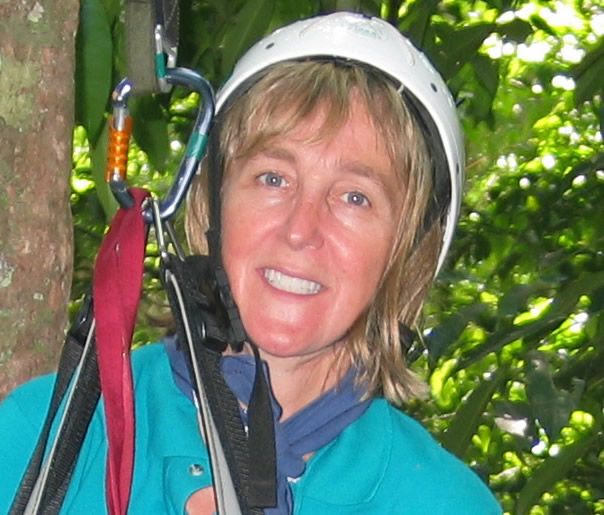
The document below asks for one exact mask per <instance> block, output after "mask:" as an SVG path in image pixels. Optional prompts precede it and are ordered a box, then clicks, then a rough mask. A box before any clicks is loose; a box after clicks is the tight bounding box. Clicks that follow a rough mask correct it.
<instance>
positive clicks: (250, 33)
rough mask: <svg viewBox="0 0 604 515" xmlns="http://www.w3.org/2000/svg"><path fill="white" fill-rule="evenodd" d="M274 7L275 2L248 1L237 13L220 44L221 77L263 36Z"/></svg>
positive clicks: (262, 0)
mask: <svg viewBox="0 0 604 515" xmlns="http://www.w3.org/2000/svg"><path fill="white" fill-rule="evenodd" d="M274 7H275V0H249V1H247V2H246V3H245V5H244V6H243V8H242V9H241V10H240V11H239V12H238V13H237V16H236V17H235V19H233V21H232V24H231V25H230V27H229V28H228V30H227V32H226V34H225V37H224V40H223V42H222V47H223V51H222V63H221V67H220V70H221V76H222V77H226V76H227V75H228V74H229V73H230V72H231V70H232V69H233V66H234V65H235V62H236V61H237V59H239V57H240V56H241V55H242V54H243V52H244V51H245V50H247V49H248V48H249V47H250V46H251V45H252V44H253V43H255V42H256V41H257V40H258V39H260V38H261V37H262V36H263V35H264V33H265V31H266V29H267V28H268V27H269V24H270V21H271V16H272V14H273V9H274Z"/></svg>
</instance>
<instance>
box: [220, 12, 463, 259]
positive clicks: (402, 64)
mask: <svg viewBox="0 0 604 515" xmlns="http://www.w3.org/2000/svg"><path fill="white" fill-rule="evenodd" d="M312 57H323V58H324V57H333V58H338V59H343V60H350V61H353V62H359V63H363V64H365V65H369V66H370V67H373V68H375V69H377V70H380V71H382V72H383V73H385V74H386V75H387V76H389V77H391V78H392V79H394V81H396V82H397V83H399V84H400V85H401V90H400V91H401V94H402V96H404V97H405V98H406V100H407V101H408V102H410V103H412V104H413V107H414V108H415V111H417V114H419V116H420V118H421V121H422V126H423V129H424V133H426V132H428V134H427V135H426V136H427V138H426V141H427V144H428V149H429V151H430V152H431V153H433V154H435V153H437V154H440V156H439V157H438V158H437V159H435V162H436V164H435V187H436V188H437V190H438V189H439V183H440V189H441V190H444V191H445V195H444V196H445V197H446V199H447V202H448V205H447V206H444V209H442V212H443V214H445V216H446V224H445V232H444V237H443V245H442V250H441V253H440V256H439V259H438V267H437V269H440V268H441V266H442V264H443V261H444V259H445V255H446V253H447V251H448V249H449V246H450V244H451V240H452V239H453V232H454V230H455V225H456V223H457V218H458V216H459V209H460V204H461V192H462V184H463V176H464V146H463V137H462V131H461V127H460V124H459V119H458V117H457V112H456V109H455V104H454V102H453V98H452V97H451V94H450V93H449V90H448V89H447V86H446V85H445V82H444V81H443V79H442V78H441V76H440V75H439V74H438V72H436V70H435V69H434V67H433V66H432V65H431V64H430V62H429V61H428V59H427V58H426V56H425V55H424V54H422V53H421V52H420V51H419V50H417V49H416V48H415V47H414V46H413V45H412V44H411V43H410V42H409V40H407V39H406V38H405V37H404V36H403V35H402V34H401V33H400V32H399V31H398V30H397V29H396V28H395V27H393V26H392V25H390V24H389V23H387V22H386V21H384V20H381V19H379V18H372V17H368V16H365V15H362V14H355V13H349V12H336V13H333V14H329V15H325V16H318V17H315V18H309V19H306V20H303V21H298V22H295V23H293V24H291V25H288V26H286V27H283V28H281V29H278V30H277V31H275V32H273V33H272V34H271V35H269V36H267V37H265V38H264V39H262V40H261V41H259V42H258V43H256V44H255V45H254V46H253V47H252V48H250V49H249V50H248V51H247V52H246V53H245V54H244V55H243V57H242V58H241V59H240V60H239V61H238V62H237V65H236V66H235V69H234V70H233V73H232V75H231V76H230V78H229V79H228V80H227V82H226V83H225V84H224V86H223V87H222V88H221V90H220V91H219V92H218V95H217V101H216V111H217V112H218V111H220V108H221V107H222V106H223V105H224V103H225V101H226V99H227V98H229V97H230V95H231V94H233V93H234V92H235V91H236V90H237V89H238V88H239V86H240V85H242V84H243V83H244V82H246V81H247V80H248V79H250V78H251V77H253V76H254V75H255V74H256V73H258V72H260V71H262V70H264V69H265V68H267V67H269V66H271V65H273V64H276V63H279V62H282V61H288V60H295V59H303V58H312ZM433 157H434V156H433ZM438 163H440V164H438ZM436 194H437V195H438V191H437V192H436ZM441 196H442V195H441Z"/></svg>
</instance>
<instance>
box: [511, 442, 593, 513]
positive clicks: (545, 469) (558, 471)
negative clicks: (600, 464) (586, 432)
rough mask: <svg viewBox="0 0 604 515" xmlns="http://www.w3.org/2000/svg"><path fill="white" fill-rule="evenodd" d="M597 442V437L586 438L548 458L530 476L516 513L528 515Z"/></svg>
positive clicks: (520, 495) (521, 493)
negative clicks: (543, 496)
mask: <svg viewBox="0 0 604 515" xmlns="http://www.w3.org/2000/svg"><path fill="white" fill-rule="evenodd" d="M595 440H596V436H595V435H594V436H588V437H584V438H582V439H581V440H578V441H576V442H574V443H572V444H570V445H565V446H564V447H562V449H561V450H560V453H559V454H558V455H557V456H555V457H553V458H548V459H546V460H545V461H543V463H541V465H539V467H538V468H537V469H536V470H534V471H533V472H532V474H531V475H530V476H529V478H528V480H527V482H526V484H525V485H524V488H523V489H522V490H521V491H520V494H519V495H518V500H517V501H516V507H515V510H514V513H516V514H517V515H524V514H528V513H529V511H530V510H531V508H532V507H533V506H535V504H536V503H537V502H538V501H539V499H540V498H541V496H542V495H543V494H544V493H545V492H547V491H549V490H551V489H552V488H553V487H554V485H555V484H556V483H557V482H558V481H560V480H561V479H564V478H565V477H566V476H567V474H568V473H569V471H570V470H571V469H572V468H573V467H574V466H575V464H576V463H577V461H578V460H579V459H581V458H582V457H583V456H585V454H586V453H587V451H589V449H590V447H591V446H592V444H593V443H594V441H595Z"/></svg>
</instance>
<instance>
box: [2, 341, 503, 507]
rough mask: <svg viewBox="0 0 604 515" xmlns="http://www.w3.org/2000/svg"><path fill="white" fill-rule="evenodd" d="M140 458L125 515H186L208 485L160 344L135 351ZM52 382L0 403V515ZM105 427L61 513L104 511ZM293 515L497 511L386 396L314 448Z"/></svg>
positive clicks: (296, 489) (193, 422) (97, 427)
mask: <svg viewBox="0 0 604 515" xmlns="http://www.w3.org/2000/svg"><path fill="white" fill-rule="evenodd" d="M132 361H133V369H134V378H135V392H136V393H135V395H136V454H135V465H134V482H133V485H132V497H131V501H130V510H129V513H132V514H145V515H147V514H162V513H169V514H179V515H181V514H183V513H184V506H185V503H186V500H187V498H188V497H189V496H190V495H191V494H192V493H193V492H195V491H196V490H198V489H200V488H204V487H206V486H209V485H210V484H211V481H212V478H211V473H210V467H209V462H208V454H207V452H206V449H205V447H204V446H203V444H202V443H201V440H200V437H199V433H198V428H197V419H196V415H195V408H194V406H193V404H192V403H191V401H190V400H189V399H188V398H186V397H185V396H184V395H183V394H182V393H181V391H180V390H179V389H178V387H177V386H176V385H175V383H174V381H173V379H172V373H171V370H170V365H169V362H168V357H167V355H166V353H165V351H164V348H163V345H160V344H154V345H149V346H146V347H143V348H142V349H140V350H138V351H136V352H134V353H133V360H132ZM53 380H54V377H53V376H44V377H41V378H38V379H35V380H33V381H31V382H29V383H27V384H25V385H23V386H21V387H20V388H18V389H17V390H15V391H14V392H13V393H12V394H11V395H10V396H9V397H7V398H6V399H5V400H4V402H3V403H2V404H0V478H2V479H1V480H0V513H7V512H8V509H9V506H10V503H11V501H12V498H13V496H14V494H15V490H16V489H17V486H18V484H19V481H20V478H21V475H22V474H23V471H24V470H25V468H26V465H27V462H28V459H29V456H30V454H31V451H32V449H33V447H34V446H35V442H36V439H37V436H38V431H39V430H40V427H41V425H42V423H43V419H44V415H45V410H46V408H47V403H48V399H49V396H50V392H51V388H52V382H53ZM106 447H107V446H106V442H105V427H104V418H103V415H102V410H101V409H97V411H96V413H95V415H94V417H93V420H92V424H91V427H90V429H89V434H88V435H87V439H86V441H85V443H84V447H83V449H82V453H81V455H80V457H79V460H78V463H77V465H76V469H75V471H74V475H73V479H72V482H71V485H70V488H69V490H68V492H67V496H66V498H65V503H64V505H63V511H62V513H70V514H87V515H93V514H97V513H99V514H100V513H106V507H105V499H104V493H105V486H104V482H105V460H106ZM292 490H293V495H294V513H295V514H299V515H317V514H325V515H338V514H341V515H344V514H346V515H350V514H363V515H368V514H409V515H414V514H422V515H425V514H430V515H437V514H443V515H444V514H447V515H455V514H464V515H473V514H476V515H478V514H480V515H490V514H499V513H501V509H500V507H499V505H498V503H497V502H496V501H495V499H494V497H493V496H492V494H491V493H490V492H489V490H488V489H487V488H486V486H485V485H484V484H483V483H482V481H481V480H480V479H479V478H478V477H477V476H476V475H475V474H474V473H473V472H472V471H471V470H470V469H469V468H468V467H467V466H466V465H464V464H463V463H462V462H461V461H459V460H458V459H456V458H455V457H453V456H452V455H451V454H449V453H448V452H446V451H445V450H443V449H442V448H441V447H440V446H439V445H438V444H437V443H436V442H435V441H434V439H433V438H432V437H431V436H430V435H429V434H428V433H427V431H426V430H425V429H423V428H422V427H421V426H420V425H419V424H418V423H417V422H416V421H414V420H413V419H411V418H410V417H408V416H406V415H405V414H403V413H401V412H400V411H398V410H397V409H395V408H393V407H392V406H391V405H390V404H388V403H387V402H386V401H385V400H383V399H376V400H374V401H372V403H371V405H370V407H369V408H368V409H367V411H366V412H365V413H364V414H363V415H362V416H361V418H359V419H358V420H357V421H355V422H354V423H353V424H351V425H350V426H349V427H348V428H346V429H345V430H344V431H343V432H342V433H341V434H340V436H339V437H338V438H336V439H335V440H334V441H333V442H331V443H330V444H328V445H327V446H325V447H324V448H322V449H320V450H319V451H317V452H316V453H315V454H314V456H313V457H312V458H311V459H310V460H309V462H308V463H307V469H306V472H305V473H304V474H303V476H302V477H301V478H300V479H299V480H297V481H296V482H294V483H293V484H292Z"/></svg>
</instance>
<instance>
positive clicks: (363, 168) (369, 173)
mask: <svg viewBox="0 0 604 515" xmlns="http://www.w3.org/2000/svg"><path fill="white" fill-rule="evenodd" d="M340 169H341V170H343V171H345V172H348V173H352V174H354V175H358V176H360V177H366V178H367V179H369V180H371V181H372V182H374V183H376V184H377V185H378V186H380V187H382V188H384V189H387V185H386V181H385V175H386V174H385V173H382V172H380V171H379V170H376V169H375V168H374V167H372V166H369V165H367V164H365V163H363V162H361V161H348V160H344V161H342V162H341V163H340Z"/></svg>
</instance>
